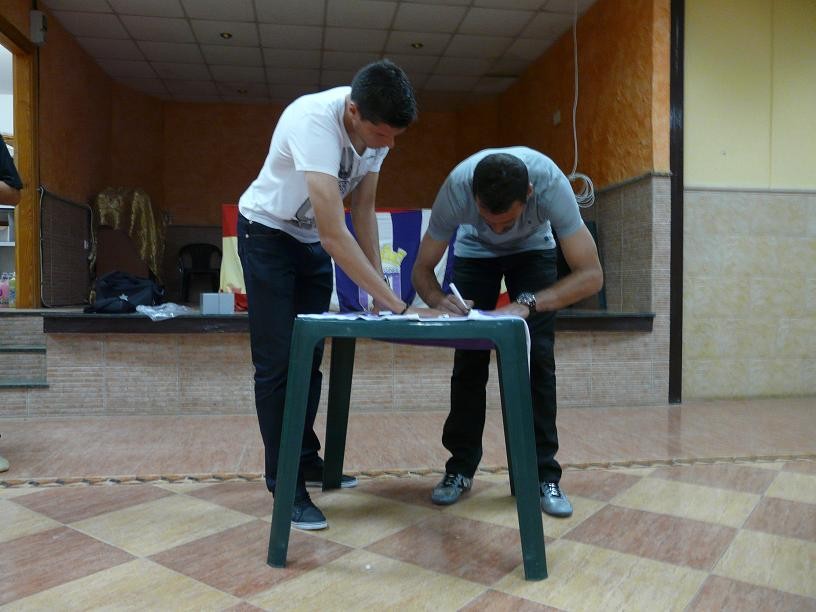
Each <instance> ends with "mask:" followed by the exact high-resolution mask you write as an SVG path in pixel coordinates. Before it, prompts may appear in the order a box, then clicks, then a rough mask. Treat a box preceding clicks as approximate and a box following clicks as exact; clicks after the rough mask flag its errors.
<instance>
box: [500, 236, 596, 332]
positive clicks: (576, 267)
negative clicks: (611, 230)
mask: <svg viewBox="0 0 816 612" xmlns="http://www.w3.org/2000/svg"><path fill="white" fill-rule="evenodd" d="M560 244H561V252H562V253H563V254H564V259H566V260H567V263H568V264H569V267H570V270H571V272H570V273H569V274H568V275H567V276H565V277H564V278H562V279H560V280H559V281H558V282H557V283H555V284H554V285H551V286H550V287H547V288H546V289H541V290H539V291H536V294H535V296H536V311H537V312H546V311H548V310H558V309H559V308H563V307H564V306H569V305H570V304H574V303H575V302H577V301H579V300H582V299H584V298H585V297H588V296H590V295H593V294H595V293H597V292H598V291H600V290H601V287H602V286H603V271H602V270H601V262H600V261H599V260H598V249H597V248H596V247H595V241H594V240H593V239H592V234H590V233H589V230H588V229H587V227H586V225H582V226H581V227H580V229H579V230H578V231H576V232H575V233H574V234H570V235H569V236H567V237H566V238H563V239H561V240H560ZM498 310H499V311H501V312H502V313H507V314H517V315H521V316H522V317H525V318H526V317H527V316H528V315H529V314H530V312H529V309H528V308H527V307H526V306H524V305H522V304H516V303H515V302H511V303H510V304H508V305H507V306H504V307H502V308H499V309H498Z"/></svg>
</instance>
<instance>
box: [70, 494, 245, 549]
mask: <svg viewBox="0 0 816 612" xmlns="http://www.w3.org/2000/svg"><path fill="white" fill-rule="evenodd" d="M251 520H254V517H252V516H249V515H246V514H242V513H240V512H235V511H234V510H229V509H227V508H224V507H222V506H217V505H215V504H211V503H209V502H205V501H202V500H200V499H195V498H193V497H188V496H186V495H173V496H171V497H163V498H162V499H158V500H156V501H152V502H148V503H144V504H138V505H136V506H131V507H130V508H125V509H123V510H117V511H116V512H109V513H108V514H102V515H100V516H97V517H94V518H90V519H86V520H84V521H79V522H77V523H73V524H71V527H73V528H74V529H77V530H78V531H81V532H83V533H87V534H88V535H90V536H93V537H95V538H97V539H99V540H102V541H103V542H107V543H109V544H113V545H115V546H119V547H120V548H123V549H125V550H126V551H128V552H130V553H132V554H135V555H143V556H146V555H152V554H154V553H157V552H160V551H162V550H166V549H168V548H172V547H173V546H178V545H179V544H185V543H187V542H191V541H193V540H197V539H198V538H203V537H205V536H208V535H211V534H213V533H217V532H219V531H223V530H224V529H229V528H230V527H235V526H236V525H241V524H243V523H246V522H248V521H251Z"/></svg>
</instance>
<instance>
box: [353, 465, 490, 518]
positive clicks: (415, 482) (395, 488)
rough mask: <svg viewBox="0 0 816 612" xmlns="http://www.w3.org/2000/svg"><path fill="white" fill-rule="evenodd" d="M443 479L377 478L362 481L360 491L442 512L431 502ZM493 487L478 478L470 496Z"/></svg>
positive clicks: (437, 476) (438, 477) (427, 477)
mask: <svg viewBox="0 0 816 612" xmlns="http://www.w3.org/2000/svg"><path fill="white" fill-rule="evenodd" d="M441 479H442V475H441V474H434V475H433V476H425V477H422V478H375V479H372V480H363V481H361V482H360V490H361V491H365V492H366V493H371V494H372V495H379V496H380V497H385V498H388V499H390V500H393V501H398V502H402V503H404V504H412V505H415V506H422V507H424V508H429V509H433V510H441V509H442V506H437V505H435V504H433V503H432V502H431V491H433V488H434V487H435V486H436V484H437V483H438V482H439V481H440V480H441ZM492 486H495V485H494V484H493V483H490V482H485V481H480V480H479V478H478V476H477V477H476V479H474V482H473V488H472V489H471V492H470V493H468V495H473V494H475V493H478V492H479V491H485V490H487V489H488V488H489V487H492Z"/></svg>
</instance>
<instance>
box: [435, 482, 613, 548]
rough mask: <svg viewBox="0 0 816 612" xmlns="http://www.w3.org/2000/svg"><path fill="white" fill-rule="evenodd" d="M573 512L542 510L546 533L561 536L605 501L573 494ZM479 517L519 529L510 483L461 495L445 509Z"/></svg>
mask: <svg viewBox="0 0 816 612" xmlns="http://www.w3.org/2000/svg"><path fill="white" fill-rule="evenodd" d="M570 501H571V502H572V507H573V513H572V516H571V517H569V518H555V517H552V516H547V515H545V514H543V513H542V515H541V516H542V521H543V524H544V535H545V536H547V537H551V538H559V537H561V536H562V535H564V534H565V533H566V532H567V531H569V530H570V529H572V528H573V527H575V526H576V525H578V524H579V523H581V522H582V521H583V520H584V519H586V518H587V517H588V516H591V515H592V514H594V513H595V512H597V511H598V510H600V509H601V508H603V507H604V506H605V505H606V504H604V502H599V501H596V500H594V499H589V498H586V497H578V496H574V497H570ZM445 513H450V514H455V515H456V516H462V517H465V518H469V519H473V520H476V521H485V522H486V523H493V524H494V525H501V526H502V527H512V528H513V529H518V510H517V509H516V498H515V497H513V496H511V495H510V486H509V485H508V486H507V487H492V488H490V489H488V490H487V491H483V492H482V493H479V494H478V495H474V496H473V497H468V498H467V499H462V500H461V501H459V502H457V503H456V504H454V505H453V506H450V507H449V508H447V509H446V510H445Z"/></svg>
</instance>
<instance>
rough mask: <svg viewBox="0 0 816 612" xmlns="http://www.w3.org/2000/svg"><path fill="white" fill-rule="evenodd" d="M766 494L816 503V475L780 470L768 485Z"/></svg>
mask: <svg viewBox="0 0 816 612" xmlns="http://www.w3.org/2000/svg"><path fill="white" fill-rule="evenodd" d="M765 495H766V496H768V497H781V498H782V499H789V500H791V501H798V502H804V503H806V504H816V475H811V474H799V473H796V472H780V473H779V474H778V475H777V476H776V478H775V479H774V481H773V482H772V483H771V486H770V487H768V490H767V491H766V492H765Z"/></svg>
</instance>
